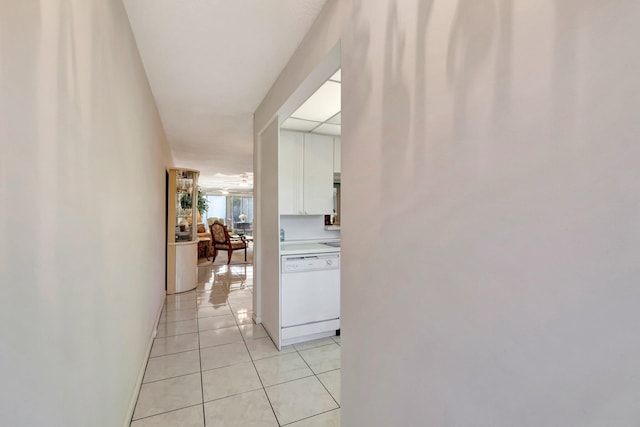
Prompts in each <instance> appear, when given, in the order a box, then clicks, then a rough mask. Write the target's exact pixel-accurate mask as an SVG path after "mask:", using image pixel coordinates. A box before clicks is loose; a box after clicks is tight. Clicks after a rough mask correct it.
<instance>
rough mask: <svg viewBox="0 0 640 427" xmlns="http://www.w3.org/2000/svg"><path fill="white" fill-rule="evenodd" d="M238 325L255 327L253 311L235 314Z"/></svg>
mask: <svg viewBox="0 0 640 427" xmlns="http://www.w3.org/2000/svg"><path fill="white" fill-rule="evenodd" d="M234 316H235V318H236V322H238V325H255V323H254V322H253V311H242V310H240V311H238V312H237V313H235V314H234Z"/></svg>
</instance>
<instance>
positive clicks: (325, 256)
mask: <svg viewBox="0 0 640 427" xmlns="http://www.w3.org/2000/svg"><path fill="white" fill-rule="evenodd" d="M281 298H282V301H281V304H282V305H281V307H282V312H281V316H282V319H281V323H280V324H281V328H282V331H281V332H282V335H281V336H282V340H283V341H284V342H283V344H284V345H286V344H291V343H294V342H300V341H305V340H306V339H315V338H318V337H320V336H321V335H323V334H324V335H325V336H327V335H333V334H334V333H335V331H336V330H338V329H340V252H328V253H321V254H302V255H289V256H282V293H281ZM303 337H306V339H305V338H303Z"/></svg>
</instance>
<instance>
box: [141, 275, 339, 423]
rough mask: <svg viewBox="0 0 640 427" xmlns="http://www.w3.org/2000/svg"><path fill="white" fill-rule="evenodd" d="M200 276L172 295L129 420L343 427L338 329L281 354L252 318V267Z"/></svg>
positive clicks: (290, 347)
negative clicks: (188, 289)
mask: <svg viewBox="0 0 640 427" xmlns="http://www.w3.org/2000/svg"><path fill="white" fill-rule="evenodd" d="M198 276H199V280H200V284H199V285H198V287H197V289H196V290H194V291H191V292H186V293H183V294H179V295H169V296H167V299H166V303H165V307H164V309H163V311H162V315H161V317H160V323H159V325H158V335H157V337H156V339H155V340H154V343H153V347H152V349H151V357H150V358H149V361H148V363H147V369H146V371H145V375H144V379H143V383H142V387H141V389H140V394H139V396H138V401H137V404H136V408H135V410H134V413H133V420H132V422H131V427H149V426H156V427H158V426H172V427H176V426H185V427H203V426H220V427H223V426H224V427H253V426H259V427H270V426H274V427H277V426H285V425H286V426H291V427H339V426H340V337H330V338H324V339H321V340H316V341H311V342H306V343H301V344H295V345H293V346H288V347H285V348H283V349H282V351H280V352H278V350H277V349H276V348H275V346H274V345H273V343H272V342H271V339H270V338H269V337H268V335H267V333H266V331H265V330H264V328H263V327H262V326H261V325H256V324H254V323H253V321H252V316H253V311H252V306H253V302H252V300H253V295H252V290H253V266H252V265H250V264H249V265H231V266H227V265H221V266H200V267H199V271H198Z"/></svg>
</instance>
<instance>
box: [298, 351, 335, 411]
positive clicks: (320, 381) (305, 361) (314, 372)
mask: <svg viewBox="0 0 640 427" xmlns="http://www.w3.org/2000/svg"><path fill="white" fill-rule="evenodd" d="M320 347H325V346H318V347H312V348H308V349H306V350H311V349H313V348H320ZM293 348H294V349H295V350H296V353H298V356H299V357H300V358H301V359H302V360H303V361H304V363H305V364H306V365H307V366H308V367H309V370H310V371H311V372H312V373H313V376H314V377H316V379H317V380H318V382H319V383H320V384H321V385H322V387H323V388H324V389H325V390H326V392H327V393H328V394H329V396H331V399H333V401H334V402H335V403H336V405H338V408H341V406H340V404H339V403H338V401H337V400H336V398H335V397H333V394H331V392H330V391H329V389H328V388H327V386H325V385H324V383H323V382H322V380H321V379H320V378H318V374H316V371H314V370H313V368H312V367H311V365H309V363H308V362H307V360H306V359H305V358H304V357H303V356H302V355H301V354H300V352H299V351H298V349H297V348H295V347H293ZM303 351H304V350H303ZM340 362H342V352H341V353H340ZM340 365H341V367H342V363H340ZM338 369H340V368H338ZM332 371H337V369H332V370H330V371H326V372H332ZM320 373H321V374H324V373H325V372H320ZM340 377H341V378H340V379H341V380H342V371H340ZM317 415H319V414H317ZM314 416H315V415H314Z"/></svg>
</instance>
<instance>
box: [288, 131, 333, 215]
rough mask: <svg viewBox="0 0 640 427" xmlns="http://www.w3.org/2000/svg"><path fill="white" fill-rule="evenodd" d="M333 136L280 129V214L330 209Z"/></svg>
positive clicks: (323, 211)
mask: <svg viewBox="0 0 640 427" xmlns="http://www.w3.org/2000/svg"><path fill="white" fill-rule="evenodd" d="M333 145H334V144H333V138H332V137H330V136H325V135H315V134H305V133H300V132H288V131H281V132H280V143H279V150H278V163H279V165H278V180H279V184H278V187H279V193H280V194H279V202H278V203H279V207H280V215H325V214H330V213H331V212H332V210H333V154H334V153H333V152H334V146H333Z"/></svg>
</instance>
